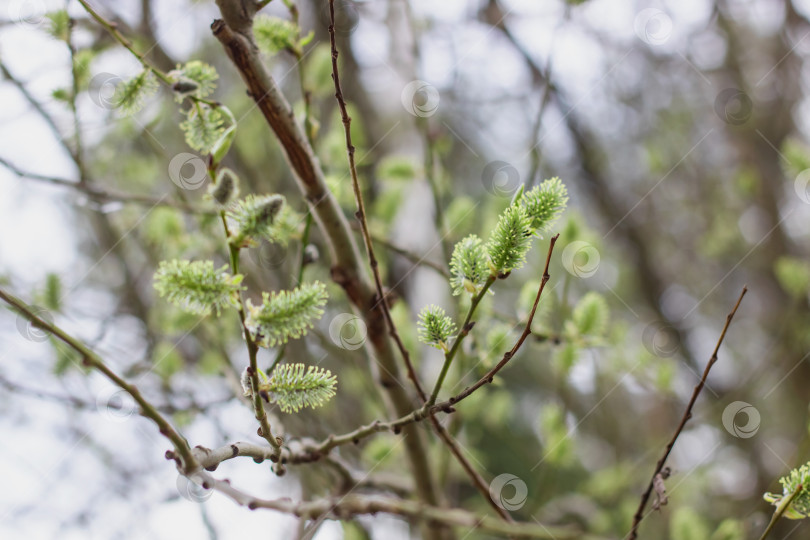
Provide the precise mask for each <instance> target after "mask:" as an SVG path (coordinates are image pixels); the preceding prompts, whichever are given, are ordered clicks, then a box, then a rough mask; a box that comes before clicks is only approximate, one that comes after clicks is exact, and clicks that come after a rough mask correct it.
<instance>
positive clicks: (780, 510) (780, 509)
mask: <svg viewBox="0 0 810 540" xmlns="http://www.w3.org/2000/svg"><path fill="white" fill-rule="evenodd" d="M802 488H803V486H802V484H799V485H798V486H796V489H794V490H793V492H792V493H791V494H790V495H789V496H788V497H786V498H784V499H783V500H782V501H781V502H780V503H779V506H777V507H776V510H775V511H774V513H773V515H772V516H771V521H769V522H768V526H767V527H766V528H765V530H764V531H763V532H762V536H760V537H759V540H765V539H766V538H767V537H768V535H769V534H771V531H773V528H774V527H776V523H777V522H778V521H779V520H780V519H782V516H783V515H785V512H786V511H787V509H788V508H789V507H790V503H792V502H793V499H795V498H796V496H797V495H798V494H799V493H800V492H801V490H802Z"/></svg>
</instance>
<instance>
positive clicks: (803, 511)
mask: <svg viewBox="0 0 810 540" xmlns="http://www.w3.org/2000/svg"><path fill="white" fill-rule="evenodd" d="M779 483H780V484H782V493H781V494H777V493H766V494H765V495H764V496H763V498H764V499H765V500H766V501H768V502H769V503H771V504H773V505H774V506H776V507H777V509H779V508H780V507H781V505H782V504H787V505H788V506H787V510H785V512H784V514H783V516H784V517H786V518H788V519H804V518H806V517H808V516H810V463H805V464H804V465H802V466H801V467H799V468H798V469H793V470H792V471H790V474H788V475H787V476H783V477H782V478H780V479H779ZM794 494H795V495H794ZM791 497H793V500H790V498H791ZM788 501H789V502H788Z"/></svg>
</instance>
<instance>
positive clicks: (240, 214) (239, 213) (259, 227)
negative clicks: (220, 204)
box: [228, 195, 285, 247]
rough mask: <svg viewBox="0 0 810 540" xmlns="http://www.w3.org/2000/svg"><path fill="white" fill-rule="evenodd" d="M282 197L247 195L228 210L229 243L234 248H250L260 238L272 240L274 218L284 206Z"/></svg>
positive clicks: (274, 228) (274, 231) (274, 230)
mask: <svg viewBox="0 0 810 540" xmlns="http://www.w3.org/2000/svg"><path fill="white" fill-rule="evenodd" d="M284 202H285V200H284V197H283V196H282V195H248V196H247V197H245V198H244V199H243V200H241V201H237V202H236V204H234V205H233V207H232V208H231V209H229V210H228V220H229V222H230V223H232V227H231V237H230V238H229V242H230V243H231V244H232V245H234V246H239V247H251V246H255V245H257V244H258V242H259V240H261V239H262V238H264V239H267V240H271V241H272V240H273V239H274V235H275V233H276V229H277V227H275V225H276V217H277V216H279V214H280V212H281V210H282V208H283V207H284V206H285V204H284Z"/></svg>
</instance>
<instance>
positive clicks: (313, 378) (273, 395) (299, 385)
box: [259, 364, 337, 412]
mask: <svg viewBox="0 0 810 540" xmlns="http://www.w3.org/2000/svg"><path fill="white" fill-rule="evenodd" d="M336 384H337V378H336V377H335V376H334V375H332V373H331V372H330V371H329V370H328V369H322V368H318V367H315V366H305V365H304V364H281V365H279V366H277V367H276V369H275V370H274V371H273V374H272V375H271V376H270V378H269V380H267V381H265V382H263V383H262V384H260V385H259V391H265V392H267V394H268V398H269V400H270V401H271V402H273V403H278V405H279V407H280V408H281V410H282V411H283V412H298V411H299V410H300V409H303V408H304V407H310V408H312V409H315V408H317V407H320V406H321V405H323V404H324V403H325V402H326V401H328V400H329V399H331V398H332V397H333V396H334V395H335V385H336Z"/></svg>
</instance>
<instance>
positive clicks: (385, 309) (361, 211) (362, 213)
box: [329, 0, 425, 400]
mask: <svg viewBox="0 0 810 540" xmlns="http://www.w3.org/2000/svg"><path fill="white" fill-rule="evenodd" d="M329 42H330V44H331V46H332V80H333V81H334V82H335V99H337V103H338V107H339V108H340V117H341V120H342V121H343V131H344V132H345V133H346V154H347V155H348V158H349V172H350V173H351V177H352V189H353V190H354V199H355V201H356V202H357V213H356V214H355V216H356V217H357V221H359V222H360V229H361V231H362V233H363V242H364V243H365V245H366V254H367V255H368V262H369V266H371V273H372V275H373V276H374V285H375V286H376V287H377V296H378V298H379V300H378V302H379V303H380V304H381V305H382V313H383V316H384V317H385V323H386V325H388V333H389V334H390V336H391V338H392V339H393V340H394V342H395V343H396V344H397V348H398V349H399V352H400V354H401V355H402V359H403V361H404V362H405V368H406V369H407V371H408V378H410V379H411V381H412V382H413V385H414V387H415V388H416V391H417V392H418V393H419V396H420V397H421V398H422V399H423V400H424V399H425V392H424V390H422V385H421V384H419V379H418V377H417V376H416V371H415V370H414V369H413V363H412V362H411V356H410V354H409V353H408V350H407V349H406V348H405V345H404V344H403V343H402V338H400V336H399V332H398V331H397V327H396V325H395V324H394V320H393V319H392V318H391V306H389V305H388V296H387V294H386V293H385V291H384V290H383V283H382V277H380V265H379V262H378V261H377V256H376V255H375V254H374V245H373V243H372V242H371V234H370V233H369V232H368V221H367V220H366V206H365V203H364V202H363V194H362V192H361V190H360V180H359V179H358V178H357V165H356V164H355V161H354V151H355V148H354V145H353V144H352V129H351V128H352V119H351V117H350V116H349V112H348V111H347V110H346V100H345V99H344V98H343V90H342V89H341V87H340V71H339V70H338V49H337V42H336V39H335V0H329Z"/></svg>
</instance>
